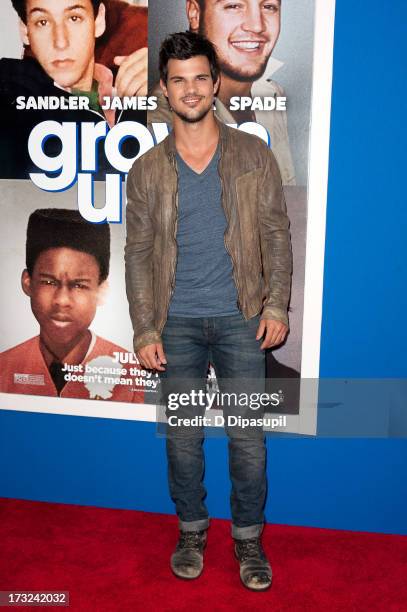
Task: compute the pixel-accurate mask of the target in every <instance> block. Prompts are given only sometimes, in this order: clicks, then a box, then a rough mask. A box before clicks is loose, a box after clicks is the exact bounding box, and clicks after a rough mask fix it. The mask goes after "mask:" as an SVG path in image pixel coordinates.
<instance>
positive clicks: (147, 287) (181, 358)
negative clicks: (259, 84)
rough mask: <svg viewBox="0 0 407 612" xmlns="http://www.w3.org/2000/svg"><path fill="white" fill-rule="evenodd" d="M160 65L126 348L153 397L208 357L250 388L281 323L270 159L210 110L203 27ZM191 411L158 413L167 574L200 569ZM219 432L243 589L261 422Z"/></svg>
mask: <svg viewBox="0 0 407 612" xmlns="http://www.w3.org/2000/svg"><path fill="white" fill-rule="evenodd" d="M160 75H161V87H162V88H163V91H164V93H165V95H166V96H167V97H168V101H169V105H170V107H171V109H172V123H173V131H172V132H171V134H170V135H169V136H168V137H167V138H166V139H165V140H164V141H163V142H162V143H160V144H159V145H158V146H156V147H154V148H153V149H151V150H150V151H148V152H147V153H146V154H145V155H143V156H142V157H140V158H139V159H138V160H137V161H136V162H135V164H134V165H133V168H132V169H131V171H130V173H129V176H128V183H127V195H128V204H127V243H126V249H125V258H126V284H127V295H128V299H129V304H130V314H131V318H132V322H133V328H134V349H135V351H136V353H137V356H138V358H139V360H140V362H141V363H142V364H143V365H144V366H145V367H147V368H152V369H156V370H158V371H160V372H161V373H162V382H163V389H164V396H165V397H166V398H169V397H170V393H176V395H177V396H179V394H180V393H189V394H192V391H196V390H198V389H202V388H204V386H205V379H206V372H207V367H208V362H209V360H210V361H211V363H212V364H213V366H214V368H215V371H216V375H217V378H218V380H219V383H220V386H223V388H226V389H227V390H229V391H230V390H231V389H233V388H234V387H236V386H237V385H239V381H240V380H241V379H242V376H245V377H246V379H247V380H248V385H249V388H250V389H251V388H253V387H255V388H256V390H259V389H260V390H261V389H263V388H264V369H265V363H264V351H265V349H266V348H267V347H270V346H274V345H277V344H279V343H281V342H282V341H283V340H284V338H285V336H286V334H287V330H288V320H287V304H288V299H289V293H290V275H291V248H290V237H289V230H288V227H289V221H288V218H287V214H286V207H285V201H284V195H283V191H282V184H281V178H280V173H279V170H278V166H277V163H276V161H275V158H274V155H273V154H272V152H271V151H270V150H269V149H268V148H267V146H266V145H265V143H264V142H262V141H261V140H259V139H258V138H256V137H254V136H251V135H248V134H245V133H243V132H240V131H238V130H235V129H233V128H229V127H227V126H225V125H224V124H222V123H221V122H219V121H217V120H216V118H215V117H214V114H213V112H212V106H213V99H214V96H215V95H216V92H217V88H218V86H219V66H218V63H217V58H216V54H215V50H214V47H213V46H212V44H211V43H210V42H209V41H208V40H207V39H205V38H204V37H202V36H201V35H198V34H195V33H192V32H181V33H178V34H173V35H172V36H170V37H169V38H168V39H167V40H165V41H164V43H163V45H162V47H161V50H160ZM186 379H188V380H186ZM190 396H191V395H190ZM223 409H224V414H225V415H226V416H229V415H232V416H236V415H240V416H241V415H245V416H247V415H248V413H250V412H251V411H250V409H246V411H245V409H244V408H242V407H240V406H238V405H237V404H233V403H232V405H231V406H223ZM204 410H205V406H199V407H198V408H196V407H194V406H193V402H190V403H189V404H188V405H187V406H184V407H181V408H179V409H178V410H177V413H176V416H177V418H178V420H177V422H176V423H175V426H172V425H170V419H168V427H167V456H168V462H169V486H170V492H171V496H172V498H173V500H174V501H175V504H176V510H177V514H178V517H179V526H180V538H179V542H178V545H177V548H176V551H175V553H174V554H173V556H172V558H171V567H172V570H173V572H174V573H175V574H176V575H177V576H179V577H181V578H196V577H198V576H199V575H200V573H201V572H202V568H203V549H204V546H205V543H206V530H207V528H208V525H209V521H208V512H207V509H206V506H205V504H204V497H205V489H204V487H203V483H202V478H203V470H204V457H203V451H202V439H203V427H201V426H199V425H198V426H197V427H192V428H191V427H189V426H188V423H187V422H186V421H185V420H183V419H184V417H185V418H188V417H194V416H199V417H201V416H202V415H203V413H204ZM169 415H170V407H169V404H168V406H167V416H169ZM259 415H260V416H261V413H260V412H258V413H257V416H259ZM251 416H253V412H252V413H251ZM226 431H227V434H228V437H229V466H230V475H231V481H232V496H231V510H232V519H233V523H232V535H233V537H234V539H235V552H236V555H237V558H238V559H239V561H240V575H241V579H242V582H243V584H244V585H245V586H246V587H248V588H250V589H253V590H264V589H266V588H268V587H269V586H270V584H271V568H270V565H269V563H268V561H267V559H266V557H265V555H264V551H263V549H262V546H261V542H260V535H261V532H262V528H263V523H264V515H263V507H264V503H265V496H266V475H265V445H264V434H263V430H262V427H261V426H259V427H253V428H251V429H250V430H242V429H241V428H239V427H233V426H228V425H226Z"/></svg>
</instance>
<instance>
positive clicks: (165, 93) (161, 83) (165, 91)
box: [160, 79, 168, 98]
mask: <svg viewBox="0 0 407 612" xmlns="http://www.w3.org/2000/svg"><path fill="white" fill-rule="evenodd" d="M160 87H161V89H162V91H163V94H164V96H165V97H166V98H168V91H167V86H166V84H165V83H164V81H163V80H162V79H160Z"/></svg>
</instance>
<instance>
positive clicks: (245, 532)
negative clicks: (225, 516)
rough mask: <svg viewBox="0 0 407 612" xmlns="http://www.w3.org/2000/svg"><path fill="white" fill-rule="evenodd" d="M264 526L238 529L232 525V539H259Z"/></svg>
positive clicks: (258, 525) (260, 524) (261, 524)
mask: <svg viewBox="0 0 407 612" xmlns="http://www.w3.org/2000/svg"><path fill="white" fill-rule="evenodd" d="M263 527H264V524H263V523H259V524H257V525H249V526H248V527H237V526H236V525H233V524H232V538H234V539H235V540H249V539H250V538H258V537H259V536H260V535H261V532H262V531H263Z"/></svg>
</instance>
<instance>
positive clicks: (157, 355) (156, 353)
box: [136, 342, 167, 372]
mask: <svg viewBox="0 0 407 612" xmlns="http://www.w3.org/2000/svg"><path fill="white" fill-rule="evenodd" d="M136 355H137V359H138V360H139V362H140V365H142V366H143V367H144V368H148V369H149V370H159V371H160V372H163V371H164V370H165V368H164V367H163V365H162V364H163V363H167V359H166V357H165V353H164V349H163V345H162V344H161V342H160V343H157V344H147V346H143V348H141V349H140V350H139V351H137V353H136Z"/></svg>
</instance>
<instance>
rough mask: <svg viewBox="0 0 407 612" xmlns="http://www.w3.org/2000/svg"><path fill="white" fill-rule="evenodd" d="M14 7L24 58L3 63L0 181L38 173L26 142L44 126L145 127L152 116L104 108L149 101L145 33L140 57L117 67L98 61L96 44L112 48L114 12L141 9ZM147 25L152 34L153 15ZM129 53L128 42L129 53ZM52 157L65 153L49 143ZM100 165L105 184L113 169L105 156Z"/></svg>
mask: <svg viewBox="0 0 407 612" xmlns="http://www.w3.org/2000/svg"><path fill="white" fill-rule="evenodd" d="M12 4H13V7H14V8H15V10H16V12H17V14H18V16H19V30H20V37H21V40H22V42H23V44H24V55H23V58H22V59H15V58H7V57H3V58H1V59H0V104H1V107H2V113H3V116H2V118H3V122H2V126H3V129H2V132H1V134H0V176H1V177H3V178H24V179H26V178H28V173H29V172H30V171H34V172H35V171H36V169H35V167H34V166H33V165H32V163H31V160H30V159H29V156H28V153H27V143H28V138H29V135H30V133H31V131H32V129H33V127H34V126H36V125H38V124H39V123H41V122H44V121H52V120H54V121H57V122H78V123H79V122H89V123H90V122H93V123H96V122H100V121H106V122H107V123H108V125H109V126H110V127H112V126H114V125H115V123H117V122H119V121H121V122H123V121H125V120H126V119H129V120H134V121H140V122H141V123H145V120H146V113H145V111H138V110H134V109H130V110H123V111H122V110H120V109H119V110H115V109H114V108H111V107H110V105H107V106H106V105H105V104H104V102H105V100H106V99H110V100H111V99H112V98H113V99H114V98H116V97H118V98H120V99H121V98H123V97H133V96H143V95H145V94H146V90H147V49H146V47H142V48H138V46H139V44H140V43H139V42H138V40H140V41H144V39H145V32H144V31H137V30H135V31H134V32H133V36H132V44H133V45H134V47H135V48H136V50H135V51H134V52H132V53H130V54H129V55H127V56H124V55H117V56H114V57H113V58H112V65H110V66H107V65H105V64H102V63H99V62H97V61H96V51H97V49H96V43H97V42H98V41H101V40H102V39H103V42H104V45H105V47H108V46H109V37H107V40H105V38H106V27H107V17H108V14H109V13H108V12H109V10H111V11H113V10H116V9H117V5H119V7H120V6H122V5H124V6H125V7H128V8H129V9H131V8H133V9H136V8H137V7H130V6H129V5H128V4H127V3H125V2H119V1H117V0H115V2H112V3H110V2H106V3H103V2H102V1H101V0H12ZM105 4H106V6H105ZM135 17H137V19H138V18H139V15H138V14H136V16H135ZM144 22H145V23H144V29H145V30H146V25H147V19H146V15H145V18H144ZM137 23H138V21H137ZM141 23H142V22H141ZM111 34H117V32H113V33H112V32H109V35H111ZM128 47H129V44H128V41H126V40H123V49H128ZM114 48H116V46H115V47H114ZM106 57H107V55H106ZM53 103H57V104H56V105H54V104H53ZM46 152H47V153H49V154H50V155H51V156H55V155H57V154H58V152H59V150H58V143H57V142H56V139H50V141H49V142H47V144H46ZM99 164H100V167H99V172H100V174H101V176H100V178H103V170H105V169H106V168H109V165H108V164H107V162H106V160H105V159H104V156H103V155H100V160H99Z"/></svg>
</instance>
